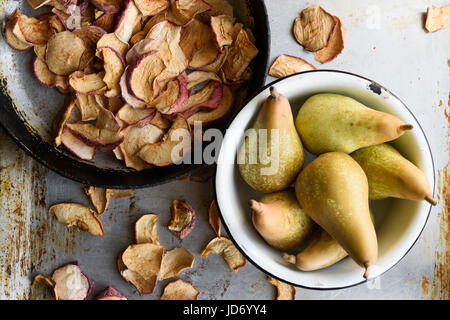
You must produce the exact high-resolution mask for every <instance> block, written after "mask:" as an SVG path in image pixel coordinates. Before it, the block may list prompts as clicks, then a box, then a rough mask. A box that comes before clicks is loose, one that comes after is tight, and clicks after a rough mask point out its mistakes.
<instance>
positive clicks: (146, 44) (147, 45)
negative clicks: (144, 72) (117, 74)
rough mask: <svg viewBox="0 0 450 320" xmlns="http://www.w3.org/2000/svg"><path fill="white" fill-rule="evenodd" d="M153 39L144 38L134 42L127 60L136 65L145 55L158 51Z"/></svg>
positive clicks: (126, 57)
mask: <svg viewBox="0 0 450 320" xmlns="http://www.w3.org/2000/svg"><path fill="white" fill-rule="evenodd" d="M152 41H153V39H142V40H141V41H139V42H137V43H136V44H134V45H133V46H132V47H131V48H130V50H128V52H127V54H126V56H125V60H126V62H127V63H128V64H129V65H134V64H136V62H137V61H138V60H139V58H140V57H142V56H143V55H145V54H147V53H150V52H152V51H156V50H155V48H154V46H153V45H152Z"/></svg>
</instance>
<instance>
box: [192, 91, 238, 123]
mask: <svg viewBox="0 0 450 320" xmlns="http://www.w3.org/2000/svg"><path fill="white" fill-rule="evenodd" d="M233 106H234V95H233V92H232V91H231V89H230V87H228V86H225V85H224V86H223V94H222V99H221V100H220V103H219V106H218V107H217V108H215V109H213V110H206V111H199V112H196V113H194V114H193V115H192V116H190V117H189V118H188V119H187V121H188V123H189V125H190V126H194V124H195V122H196V121H197V122H198V121H200V122H201V123H202V125H203V126H208V125H211V124H212V123H214V122H217V121H220V120H222V119H224V118H225V117H227V116H228V115H229V114H230V113H231V111H232V110H233Z"/></svg>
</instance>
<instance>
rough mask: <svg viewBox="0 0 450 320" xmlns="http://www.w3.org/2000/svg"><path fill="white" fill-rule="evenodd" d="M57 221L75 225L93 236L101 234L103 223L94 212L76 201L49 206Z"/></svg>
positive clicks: (69, 225) (70, 225) (102, 233)
mask: <svg viewBox="0 0 450 320" xmlns="http://www.w3.org/2000/svg"><path fill="white" fill-rule="evenodd" d="M49 211H50V213H53V214H54V215H55V216H56V218H57V219H58V221H59V222H61V223H63V224H65V225H67V226H68V227H72V226H75V227H77V228H78V229H80V230H82V231H87V232H89V233H91V234H93V235H95V236H103V235H104V232H103V225H102V222H101V221H100V220H99V219H98V217H97V215H96V214H95V212H94V211H93V210H91V209H89V208H88V207H85V206H83V205H81V204H78V203H59V204H55V205H53V206H51V207H50V209H49Z"/></svg>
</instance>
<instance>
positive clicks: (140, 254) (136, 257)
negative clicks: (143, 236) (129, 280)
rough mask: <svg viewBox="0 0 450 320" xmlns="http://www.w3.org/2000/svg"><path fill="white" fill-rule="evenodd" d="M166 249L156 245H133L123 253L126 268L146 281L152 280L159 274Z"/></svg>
mask: <svg viewBox="0 0 450 320" xmlns="http://www.w3.org/2000/svg"><path fill="white" fill-rule="evenodd" d="M163 254H164V248H163V247H162V246H160V245H157V244H154V243H148V242H147V243H139V244H132V245H130V246H128V248H127V249H126V250H125V251H124V252H123V253H122V261H123V263H124V264H125V266H126V267H127V268H128V269H129V270H131V271H134V272H136V273H138V274H139V275H140V276H142V277H143V278H144V279H146V280H148V279H151V278H152V277H153V276H155V275H157V274H158V273H159V270H160V269H161V261H162V257H163Z"/></svg>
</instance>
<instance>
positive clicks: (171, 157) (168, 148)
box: [136, 115, 192, 167]
mask: <svg viewBox="0 0 450 320" xmlns="http://www.w3.org/2000/svg"><path fill="white" fill-rule="evenodd" d="M180 138H181V142H180ZM191 141H192V136H191V127H190V126H189V124H188V123H187V121H186V119H185V118H183V117H182V116H180V115H179V116H177V118H176V119H175V121H174V122H173V124H172V127H171V128H170V129H169V132H168V133H167V135H166V136H165V138H164V139H163V140H162V141H160V142H157V143H148V144H146V145H145V146H143V147H142V149H141V150H140V151H139V152H138V153H137V154H136V155H137V156H138V157H139V158H141V159H142V160H144V161H145V162H147V163H149V164H152V165H155V166H157V167H164V166H169V165H171V164H174V163H175V164H177V163H180V162H181V161H182V159H183V158H184V157H185V156H186V155H188V154H189V153H190V151H191Z"/></svg>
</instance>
